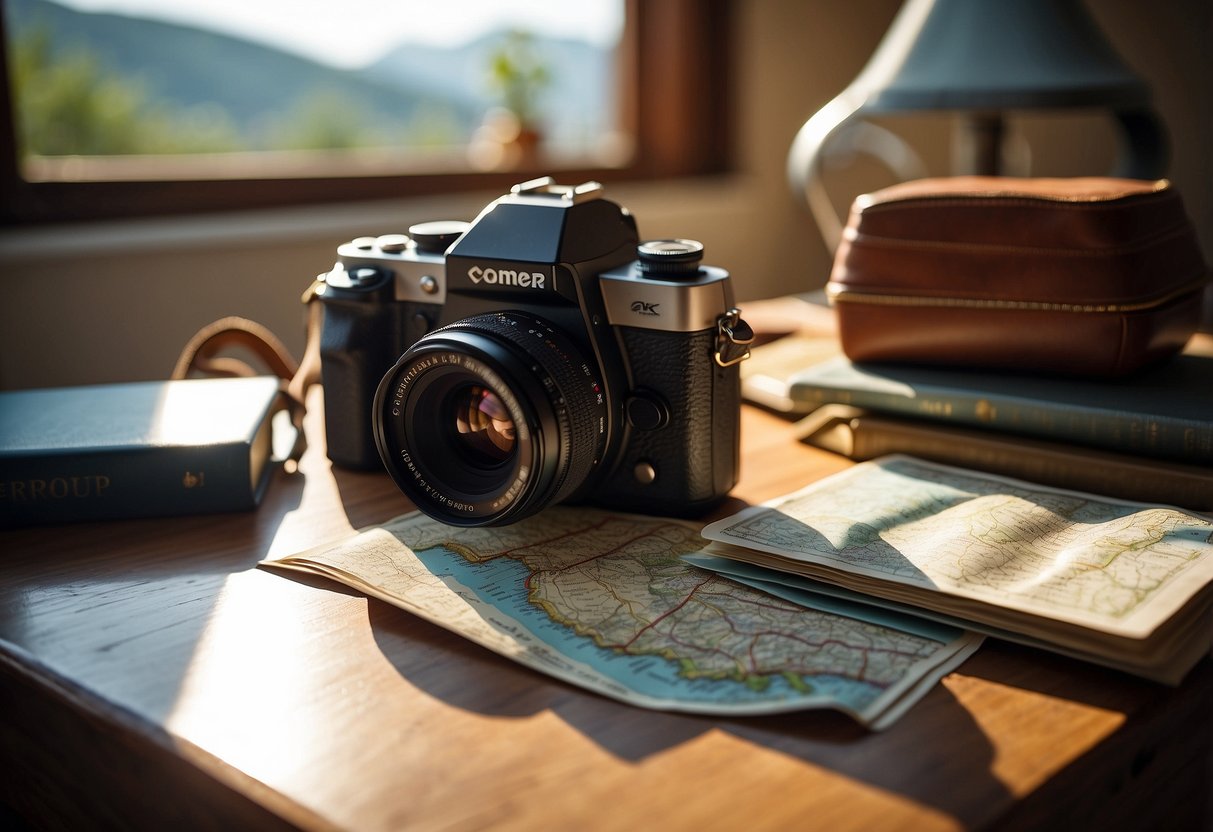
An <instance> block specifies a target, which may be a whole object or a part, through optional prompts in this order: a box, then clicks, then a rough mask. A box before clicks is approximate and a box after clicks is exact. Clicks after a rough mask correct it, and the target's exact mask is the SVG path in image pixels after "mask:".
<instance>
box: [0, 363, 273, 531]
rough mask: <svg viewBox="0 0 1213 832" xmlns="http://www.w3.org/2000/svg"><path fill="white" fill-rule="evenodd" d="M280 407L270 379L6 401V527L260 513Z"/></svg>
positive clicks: (91, 390)
mask: <svg viewBox="0 0 1213 832" xmlns="http://www.w3.org/2000/svg"><path fill="white" fill-rule="evenodd" d="M277 396H278V380H277V379H275V378H272V377H268V376H262V377H256V378H230V379H195V380H188V381H153V382H136V383H132V384H104V385H95V386H87V387H65V388H51V389H45V390H18V391H12V392H4V393H0V525H3V526H16V525H27V524H33V523H53V522H67V521H76V520H99V519H111V518H122V517H150V516H156V515H172V514H196V513H205V512H218V511H238V510H247V509H251V508H253V507H255V506H256V505H257V504H258V503H259V502H260V499H261V495H262V493H263V492H264V489H265V486H266V483H267V482H268V480H269V474H270V470H271V468H272V466H271V465H270V464H269V463H270V459H271V457H272V448H271V446H272V434H271V431H272V428H271V422H272V419H271V417H272V414H273V412H274V410H275V401H276V399H277Z"/></svg>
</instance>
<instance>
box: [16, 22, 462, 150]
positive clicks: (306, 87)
mask: <svg viewBox="0 0 1213 832" xmlns="http://www.w3.org/2000/svg"><path fill="white" fill-rule="evenodd" d="M4 6H5V14H6V17H7V19H6V26H7V28H8V32H9V37H10V40H12V41H18V40H19V39H21V38H22V37H25V36H27V35H29V34H31V33H33V32H36V31H38V30H39V29H42V30H45V31H48V32H49V33H50V35H51V44H52V48H53V49H54V50H57V51H60V52H64V53H69V52H70V51H71V50H73V49H75V50H78V49H81V48H83V49H86V50H88V51H89V52H90V53H92V54H93V55H94V56H95V57H96V58H97V59H98V60H99V61H100V63H101V65H102V66H103V67H104V68H105V69H106V70H108V71H110V72H113V73H116V74H119V75H121V76H124V77H126V78H130V79H135V80H138V82H139V83H140V84H141V85H142V86H143V88H144V89H145V90H146V92H147V93H148V95H149V97H150V98H152V99H154V100H156V101H157V102H162V103H166V104H170V105H174V106H180V107H191V106H196V105H199V104H214V105H217V106H219V107H221V108H222V109H223V110H225V111H226V112H227V113H228V114H229V115H230V116H231V117H232V118H233V119H234V120H235V121H236V122H237V123H238V124H240V125H241V126H242V127H244V128H246V129H248V130H249V131H251V132H255V130H256V128H257V126H258V123H259V122H264V121H266V120H267V119H272V118H273V117H275V116H276V115H281V114H285V113H288V112H290V111H291V110H292V109H294V108H298V107H300V106H303V105H304V104H305V103H306V102H307V101H309V100H314V99H315V97H316V95H317V94H318V92H319V93H323V94H325V95H330V96H335V97H336V98H338V99H340V100H342V101H343V102H345V103H346V104H347V110H349V111H354V112H365V113H367V114H368V117H369V114H370V113H376V114H380V115H378V116H377V117H380V118H386V119H387V120H390V121H396V122H400V123H407V122H408V121H409V120H410V119H411V118H412V117H413V116H414V115H416V114H417V113H422V112H423V113H435V112H441V113H443V114H444V115H445V116H446V117H448V118H451V119H453V120H455V121H456V122H458V123H460V124H461V125H462V126H464V127H470V126H471V125H473V124H474V123H475V122H476V121H478V120H479V117H480V114H481V111H480V110H479V109H478V108H475V107H473V106H472V105H470V104H469V103H468V102H459V101H452V100H449V99H444V98H443V97H442V96H441V95H438V94H435V93H433V92H430V91H428V90H426V89H424V88H422V87H414V86H412V85H410V84H409V83H408V81H407V80H406V81H400V82H397V83H391V84H389V83H385V82H383V81H380V80H376V79H374V78H372V77H370V76H368V75H366V74H365V73H363V72H355V71H347V70H341V69H336V68H332V67H328V66H325V65H323V64H319V63H316V62H313V61H309V60H307V59H306V58H301V57H298V56H295V55H292V54H289V53H286V52H282V51H280V50H276V49H273V48H271V47H267V46H262V45H260V44H255V43H252V42H250V41H246V40H242V39H239V38H235V37H230V36H227V35H222V34H218V33H214V32H208V31H204V30H201V29H195V28H191V27H189V26H181V25H176V24H171V23H162V22H159V21H152V20H146V19H140V18H133V17H126V16H123V15H116V14H102V13H85V12H78V11H75V10H73V9H68V8H65V7H63V6H59V5H56V4H54V3H50V2H47V0H5V2H4ZM383 114H386V116H384V115H383Z"/></svg>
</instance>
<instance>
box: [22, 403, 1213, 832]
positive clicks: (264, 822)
mask: <svg viewBox="0 0 1213 832" xmlns="http://www.w3.org/2000/svg"><path fill="white" fill-rule="evenodd" d="M315 404H316V406H313V407H312V409H311V413H310V415H309V432H310V435H311V437H312V440H313V442H312V447H311V449H310V450H309V452H308V454H307V456H305V458H304V461H303V465H302V467H301V471H300V472H299V473H297V474H294V475H288V474H285V473H280V474H278V475H277V478H276V480H275V481H274V482H273V483H272V484H271V488H270V491H269V493H268V495H267V497H266V500H265V502H264V504H263V505H262V506H261V508H260V509H258V510H257V511H255V512H250V513H243V514H231V515H220V516H197V517H185V518H174V519H163V520H143V521H130V522H117V523H91V524H84V525H77V526H70V527H62V528H34V529H25V530H20V531H11V532H6V533H3V534H0V553H2V554H0V739H2V740H3V742H2V743H0V748H2V750H0V754H2V755H3V756H2V758H0V764H3V765H4V769H5V771H6V772H9V773H10V774H7V775H6V776H5V777H4V778H0V781H3V785H0V800H2V801H3V802H5V803H7V804H9V805H10V806H13V807H16V809H17V810H18V811H19V812H20V813H22V814H25V815H28V816H31V817H34V818H40V819H49V820H53V821H55V822H59V823H63V822H66V823H67V824H68V825H70V826H80V825H81V824H85V825H88V826H90V827H91V826H95V825H98V824H102V825H122V826H129V825H138V826H144V825H146V826H152V827H155V828H165V827H168V826H170V825H174V824H175V825H177V826H178V827H181V828H217V829H218V828H223V829H227V828H233V826H234V825H238V826H240V827H242V828H249V827H255V828H272V827H273V826H274V825H276V824H283V825H297V826H302V827H307V828H317V829H324V828H348V829H358V830H379V829H435V828H440V829H482V828H499V829H519V830H521V829H629V830H630V829H635V828H658V827H659V828H662V829H679V828H688V829H690V828H694V829H774V828H783V829H787V828H793V829H857V830H858V829H863V830H872V829H886V828H901V829H905V828H913V829H958V828H993V827H1006V828H1043V827H1046V826H1057V827H1059V828H1060V827H1065V826H1070V827H1072V828H1097V827H1098V826H1100V825H1102V826H1103V827H1105V828H1129V827H1133V828H1168V829H1183V828H1202V829H1203V828H1208V825H1209V822H1210V818H1211V817H1213V813H1211V811H1210V809H1211V807H1210V793H1211V790H1210V786H1211V785H1213V708H1211V707H1210V703H1213V662H1210V661H1209V660H1205V661H1204V662H1202V663H1201V664H1200V665H1199V666H1198V667H1197V668H1196V669H1195V670H1194V671H1193V672H1192V674H1191V675H1190V676H1189V678H1188V679H1187V680H1186V682H1185V683H1184V684H1183V685H1182V686H1180V687H1179V688H1168V687H1164V686H1160V685H1156V684H1152V683H1148V682H1144V681H1141V680H1138V679H1135V678H1132V677H1128V676H1124V675H1120V674H1117V673H1114V672H1111V671H1105V670H1101V669H1099V668H1095V667H1093V666H1088V665H1084V664H1081V663H1079V662H1075V661H1071V660H1067V659H1063V658H1059V657H1056V656H1052V655H1049V654H1047V653H1042V652H1038V651H1034V650H1031V649H1027V648H1021V647H1016V646H1013V645H1008V644H1005V643H1001V642H997V641H992V640H991V641H987V642H986V644H985V646H983V647H982V649H981V650H979V651H978V653H977V654H976V655H975V656H974V657H972V658H971V659H969V660H968V661H967V662H966V663H965V664H964V665H962V666H961V667H960V669H959V670H957V671H956V672H954V673H952V674H950V675H949V676H947V677H946V678H945V679H944V680H943V681H942V682H941V683H940V684H939V685H938V686H937V687H936V688H935V689H934V690H932V691H931V692H930V693H929V694H928V695H927V696H926V698H925V699H924V700H923V701H922V702H920V703H919V704H918V705H916V706H915V707H914V708H913V709H911V710H910V711H909V712H908V713H907V714H906V715H905V716H904V717H903V718H902V719H901V720H900V721H899V722H898V723H896V724H895V725H894V726H893V727H892V728H890V729H888V730H887V731H885V732H883V733H869V732H867V731H865V730H864V729H862V728H860V727H858V726H857V725H856V724H855V723H853V722H852V721H851V720H850V719H849V718H847V717H845V716H843V715H840V714H837V713H833V712H827V711H814V712H804V713H797V714H792V715H782V716H771V717H761V718H734V719H715V718H710V717H699V716H688V715H680V714H668V713H658V712H652V711H645V710H641V709H638V708H634V707H630V706H627V705H623V704H620V703H618V702H615V701H611V700H608V699H604V698H601V697H599V696H596V695H594V694H591V693H588V692H586V691H583V690H581V689H577V688H573V687H570V686H568V685H565V684H563V683H560V682H557V681H554V680H552V679H550V678H548V677H546V676H543V675H541V674H538V673H535V672H532V671H530V670H527V669H524V668H522V667H519V666H518V665H515V664H513V663H511V662H510V661H508V660H506V659H504V658H501V657H499V656H497V655H495V654H492V653H490V652H488V651H486V650H484V649H481V648H479V647H477V646H474V645H472V644H469V643H467V642H465V641H463V640H462V639H460V638H459V637H458V636H455V635H452V634H450V633H448V632H446V631H445V630H442V629H440V628H438V627H435V626H433V625H431V624H428V623H426V622H424V621H422V620H420V619H417V618H415V617H413V616H411V615H409V614H407V613H405V612H403V611H401V610H399V609H396V608H394V607H391V606H389V605H387V604H385V603H382V602H379V601H375V600H368V599H367V598H365V597H363V596H361V595H359V594H357V593H355V592H352V591H349V590H347V589H345V588H343V587H340V586H337V585H334V584H331V583H327V582H325V581H322V580H318V579H317V580H311V579H307V578H291V577H284V576H283V575H281V574H276V573H270V572H267V571H264V570H258V569H256V568H254V566H255V564H256V563H257V562H258V561H260V560H262V559H263V558H265V557H267V556H270V555H285V554H289V553H292V552H295V551H299V550H301V549H304V548H307V547H309V546H312V545H315V544H318V543H322V542H325V541H328V540H331V539H334V538H337V537H340V536H343V535H345V534H347V533H349V532H350V531H351V530H353V529H356V528H359V527H362V526H366V525H370V524H374V523H379V522H382V521H384V520H387V519H389V518H390V517H393V516H395V515H397V514H399V513H402V512H403V511H405V510H407V509H408V508H409V506H408V505H407V504H406V503H405V501H404V499H403V498H402V497H401V495H400V494H399V492H398V491H397V490H396V488H395V486H393V485H392V483H391V482H390V481H389V480H388V478H387V477H386V475H381V474H360V473H351V472H348V471H341V470H334V469H332V468H331V467H330V465H329V463H328V461H327V459H326V458H325V456H324V451H323V447H322V445H321V443H320V441H319V438H320V436H321V431H320V430H319V427H320V425H319V415H320V409H321V408H320V407H319V406H318V402H316V403H315ZM847 464H848V463H847V462H846V461H845V460H843V459H842V458H840V457H835V456H833V455H830V454H828V453H826V452H823V451H819V450H816V449H813V448H810V447H808V446H805V445H801V444H798V443H796V442H795V441H794V439H793V438H792V435H791V424H790V423H789V422H787V421H785V420H783V419H782V418H780V417H777V416H774V415H771V414H767V413H764V412H761V411H758V410H755V409H751V408H746V410H745V413H744V417H743V471H742V481H741V484H740V486H739V487H738V488H737V490H736V492H735V494H736V499H735V501H734V502H732V503H731V504H730V505H729V506H728V507H727V508H726V510H729V509H735V508H737V507H738V506H739V505H740V504H741V502H742V501H757V500H762V499H765V498H768V497H773V496H776V495H778V494H780V493H783V492H786V491H789V490H791V489H793V488H796V487H799V486H801V485H803V484H805V483H806V482H808V481H811V480H813V479H816V478H820V477H822V476H825V475H827V474H830V473H832V472H834V471H837V470H840V469H841V468H843V467H845V466H846V465H847ZM0 820H3V816H2V815H0Z"/></svg>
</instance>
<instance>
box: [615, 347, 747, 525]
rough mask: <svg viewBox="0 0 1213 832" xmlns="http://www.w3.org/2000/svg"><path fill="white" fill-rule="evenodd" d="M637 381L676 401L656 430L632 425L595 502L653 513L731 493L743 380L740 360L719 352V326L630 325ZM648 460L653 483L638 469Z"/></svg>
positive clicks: (698, 505) (700, 505) (688, 510)
mask: <svg viewBox="0 0 1213 832" xmlns="http://www.w3.org/2000/svg"><path fill="white" fill-rule="evenodd" d="M621 338H622V341H623V346H624V349H625V350H626V353H627V355H628V356H629V360H630V361H631V363H632V367H633V373H634V379H635V384H636V387H637V388H638V389H639V390H642V391H645V392H646V393H649V394H655V395H656V396H657V397H658V398H659V399H661V400H664V401H665V402H666V403H667V404H668V405H669V414H670V418H669V421H668V422H667V423H666V424H665V425H663V426H662V427H660V428H657V429H655V430H640V429H635V428H631V427H628V428H627V431H628V433H627V436H626V437H625V442H624V447H623V448H622V449H621V453H620V459H619V464H618V465H617V466H616V467H615V468H614V470H613V472H612V474H611V476H610V477H609V479H608V481H607V482H606V483H605V484H604V485H603V486H602V487H600V488H598V489H596V492H597V493H596V495H595V496H594V498H593V499H594V501H595V502H603V503H608V504H610V505H615V506H621V507H632V508H643V509H644V510H645V511H648V512H650V513H654V512H656V513H666V514H693V513H697V512H699V511H702V510H704V509H705V508H707V507H708V506H710V505H712V504H713V503H715V502H716V501H717V500H719V499H720V498H721V497H723V496H724V495H725V494H726V493H727V492H728V490H729V489H730V488H732V487H733V485H734V484H735V482H736V479H737V453H738V435H739V420H740V396H741V394H740V382H739V373H738V370H737V367H735V366H734V367H727V368H722V367H719V366H718V365H717V364H716V362H715V360H714V359H713V350H714V349H715V332H714V331H712V330H705V331H702V332H697V333H690V334H688V333H668V332H657V331H651V330H642V329H631V328H624V329H622V330H621ZM643 462H647V463H649V464H651V465H652V466H653V468H654V469H655V470H656V472H657V478H656V479H655V480H654V481H653V482H652V483H648V484H641V483H640V482H638V481H637V480H636V478H635V477H634V475H633V471H634V470H635V467H636V465H637V464H638V463H643Z"/></svg>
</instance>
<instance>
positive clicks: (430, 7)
mask: <svg viewBox="0 0 1213 832" xmlns="http://www.w3.org/2000/svg"><path fill="white" fill-rule="evenodd" d="M5 13H6V15H7V18H8V19H7V33H8V36H9V39H10V43H9V46H8V48H9V59H10V77H11V78H12V82H13V85H14V88H15V89H14V92H15V99H16V105H17V107H16V108H17V116H18V118H17V122H18V125H19V130H20V136H21V139H20V141H21V144H22V147H23V149H24V150H25V152H26V154H27V155H28V156H31V157H71V156H78V155H79V156H103V157H104V156H123V155H141V154H163V153H168V154H174V153H187V154H197V153H216V152H233V151H234V152H247V151H265V150H308V151H315V150H351V149H362V150H365V149H368V148H381V149H382V148H393V149H396V150H399V149H400V148H413V149H417V150H424V149H426V148H430V149H433V148H440V147H447V148H450V147H463V146H469V145H471V144H473V143H474V142H476V141H478V140H479V138H478V137H480V138H482V137H483V136H484V135H485V130H486V125H489V124H494V123H497V122H493V121H492V120H493V119H494V118H496V116H495V115H494V112H495V111H496V110H497V109H498V108H499V107H500V105H502V104H506V103H517V102H522V105H523V108H524V109H527V112H526V113H525V114H524V115H525V118H527V119H529V120H531V121H533V125H532V126H533V127H534V128H535V131H534V132H536V133H537V134H539V135H540V136H541V138H542V141H543V143H544V144H543V146H544V148H545V150H546V151H547V152H549V153H552V154H554V155H555V156H561V155H564V156H576V155H578V154H581V155H586V156H591V155H593V154H594V153H596V152H599V151H600V150H601V147H602V146H603V143H604V142H605V143H606V144H608V145H609V144H610V142H611V141H612V140H616V139H617V136H616V113H617V109H618V108H617V102H616V78H617V74H616V71H615V66H614V47H615V46H616V45H617V43H618V40H619V37H620V33H621V30H622V24H623V8H622V2H621V0H594V2H576V3H570V2H555V0H545V1H544V2H527V3H520V4H502V3H499V2H489V0H449V2H441V3H429V2H426V3H421V2H405V3H400V2H396V3H387V2H375V1H374V0H346V2H343V3H341V4H339V5H338V4H333V3H331V2H298V0H296V1H295V2H284V0H258V2H251V3H250V2H248V0H60V2H57V3H52V2H50V0H6V2H5ZM511 32H512V33H513V34H508V33H511ZM520 33H521V34H520ZM494 67H496V68H497V70H498V72H497V75H496V76H494V74H493V71H492V70H493V68H494ZM494 81H496V83H494ZM511 84H513V86H512V87H511ZM519 85H521V88H522V93H524V94H523V95H521V96H520V95H519ZM515 109H518V107H515ZM493 163H494V162H493V159H489V160H488V163H487V164H485V165H483V166H486V167H487V166H492V165H493Z"/></svg>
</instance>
